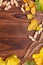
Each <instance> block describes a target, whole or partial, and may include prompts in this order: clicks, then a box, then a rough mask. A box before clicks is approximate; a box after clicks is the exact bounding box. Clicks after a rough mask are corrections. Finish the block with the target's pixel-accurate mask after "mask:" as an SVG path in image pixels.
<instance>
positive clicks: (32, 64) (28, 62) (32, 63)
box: [24, 61, 36, 65]
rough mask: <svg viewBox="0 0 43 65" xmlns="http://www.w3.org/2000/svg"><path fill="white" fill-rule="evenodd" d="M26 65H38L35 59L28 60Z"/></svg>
mask: <svg viewBox="0 0 43 65" xmlns="http://www.w3.org/2000/svg"><path fill="white" fill-rule="evenodd" d="M24 65H36V63H35V62H34V61H26V62H25V63H24Z"/></svg>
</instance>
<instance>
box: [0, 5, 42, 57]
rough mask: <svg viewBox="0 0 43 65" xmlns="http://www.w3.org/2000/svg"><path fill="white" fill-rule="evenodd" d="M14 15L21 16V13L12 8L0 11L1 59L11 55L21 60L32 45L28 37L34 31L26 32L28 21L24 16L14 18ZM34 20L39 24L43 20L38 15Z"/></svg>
mask: <svg viewBox="0 0 43 65" xmlns="http://www.w3.org/2000/svg"><path fill="white" fill-rule="evenodd" d="M15 14H22V12H21V11H20V9H18V8H15V7H14V6H13V7H12V9H10V10H8V11H4V10H2V11H0V56H1V57H3V58H6V57H8V56H10V55H12V54H16V55H17V56H18V57H20V58H23V56H24V55H25V53H26V51H27V48H28V47H29V46H30V45H31V44H32V41H31V40H30V39H28V35H32V36H33V35H34V32H35V31H31V32H28V31H27V27H28V25H29V23H30V20H27V19H26V16H22V17H20V18H16V17H15ZM35 18H36V19H37V20H39V23H40V22H41V21H42V20H43V17H41V16H39V15H38V17H37V15H36V16H35V17H34V19H35Z"/></svg>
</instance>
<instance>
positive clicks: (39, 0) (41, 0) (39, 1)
mask: <svg viewBox="0 0 43 65" xmlns="http://www.w3.org/2000/svg"><path fill="white" fill-rule="evenodd" d="M35 4H36V9H37V10H38V11H39V12H43V0H35Z"/></svg>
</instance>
